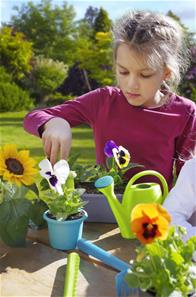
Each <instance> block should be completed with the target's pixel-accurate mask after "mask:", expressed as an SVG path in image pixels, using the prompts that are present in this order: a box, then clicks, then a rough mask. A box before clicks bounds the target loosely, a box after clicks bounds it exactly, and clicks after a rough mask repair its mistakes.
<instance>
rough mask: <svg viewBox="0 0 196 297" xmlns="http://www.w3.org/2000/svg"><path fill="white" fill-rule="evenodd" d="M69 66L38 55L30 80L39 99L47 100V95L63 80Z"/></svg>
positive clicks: (33, 92) (32, 88) (31, 86)
mask: <svg viewBox="0 0 196 297" xmlns="http://www.w3.org/2000/svg"><path fill="white" fill-rule="evenodd" d="M66 75H67V66H66V65H65V64H64V63H63V62H59V61H54V60H52V59H46V58H43V57H36V59H35V62H34V67H33V70H32V72H31V77H30V81H29V85H30V89H31V90H32V94H33V96H35V97H36V98H37V101H38V102H40V101H42V100H43V101H44V100H45V101H46V100H47V96H48V95H50V94H52V92H53V91H55V89H56V88H57V87H58V86H59V85H60V84H61V83H62V82H63V80H64V79H65V77H66Z"/></svg>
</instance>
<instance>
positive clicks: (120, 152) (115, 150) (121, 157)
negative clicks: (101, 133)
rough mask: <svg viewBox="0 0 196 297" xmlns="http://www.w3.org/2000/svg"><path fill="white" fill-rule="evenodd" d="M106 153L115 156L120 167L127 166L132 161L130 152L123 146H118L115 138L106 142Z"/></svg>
mask: <svg viewBox="0 0 196 297" xmlns="http://www.w3.org/2000/svg"><path fill="white" fill-rule="evenodd" d="M104 153H105V155H106V156H107V157H114V159H115V161H116V163H117V165H118V167H119V168H125V167H127V166H128V164H129V161H130V158H131V157H130V154H129V151H128V150H127V149H125V148H124V147H123V146H121V145H120V146H117V145H116V143H115V142H114V141H113V140H109V141H107V142H106V144H105V147H104Z"/></svg>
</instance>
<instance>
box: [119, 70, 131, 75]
mask: <svg viewBox="0 0 196 297" xmlns="http://www.w3.org/2000/svg"><path fill="white" fill-rule="evenodd" d="M119 73H120V74H121V75H128V74H129V72H127V71H119Z"/></svg>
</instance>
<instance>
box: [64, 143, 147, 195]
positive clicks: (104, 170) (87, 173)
mask: <svg viewBox="0 0 196 297" xmlns="http://www.w3.org/2000/svg"><path fill="white" fill-rule="evenodd" d="M104 154H105V155H106V165H105V166H104V165H99V164H98V165H86V166H85V165H80V164H78V163H77V164H75V161H76V159H77V157H78V156H72V157H71V158H70V160H69V163H70V165H71V167H72V168H74V170H75V171H76V172H77V178H76V182H77V183H88V184H89V186H90V185H91V183H93V186H92V187H93V189H94V181H95V180H96V179H98V178H100V177H102V176H104V175H111V176H112V177H113V179H114V183H115V186H116V188H117V190H118V192H119V193H121V192H123V190H124V186H125V184H126V182H127V181H126V179H125V173H126V172H127V171H128V170H129V169H131V168H134V167H143V165H140V164H137V163H132V162H130V160H131V156H130V153H129V151H128V150H127V149H126V148H124V147H123V146H121V145H120V146H118V145H117V144H116V143H115V142H114V141H113V140H108V141H107V142H106V143H105V146H104Z"/></svg>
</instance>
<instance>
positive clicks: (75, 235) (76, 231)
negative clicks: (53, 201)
mask: <svg viewBox="0 0 196 297" xmlns="http://www.w3.org/2000/svg"><path fill="white" fill-rule="evenodd" d="M48 212H49V210H47V211H45V212H44V215H43V217H44V219H45V220H46V221H47V223H48V234H49V241H50V245H51V246H52V247H53V248H55V249H58V250H72V249H75V248H76V246H77V242H78V240H79V239H80V238H81V237H82V231H83V223H84V220H86V218H87V217H88V214H87V212H86V211H84V210H82V212H83V213H84V214H83V216H82V217H81V218H79V219H76V220H66V221H57V220H54V219H50V218H49V217H48V216H47V214H48Z"/></svg>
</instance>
